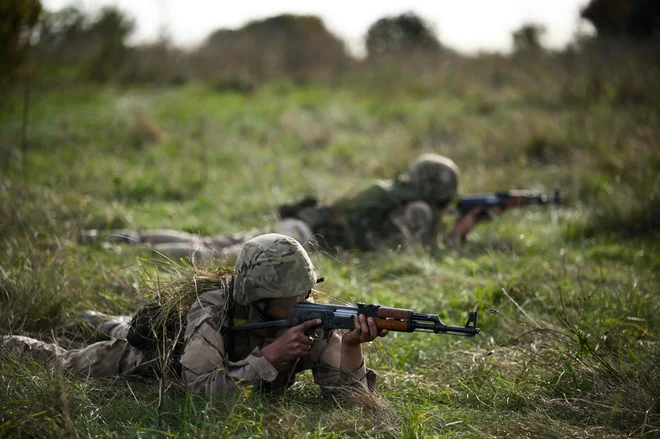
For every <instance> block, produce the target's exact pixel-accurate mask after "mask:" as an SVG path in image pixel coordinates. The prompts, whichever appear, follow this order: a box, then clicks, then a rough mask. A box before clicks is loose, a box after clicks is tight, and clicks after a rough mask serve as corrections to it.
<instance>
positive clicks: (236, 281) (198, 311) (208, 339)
mask: <svg viewBox="0 0 660 439" xmlns="http://www.w3.org/2000/svg"><path fill="white" fill-rule="evenodd" d="M315 283H316V275H315V273H314V266H313V264H312V262H311V260H310V259H309V257H308V255H307V252H306V251H305V250H304V249H303V248H302V246H301V245H300V244H299V243H298V242H297V241H295V240H294V239H292V238H290V237H287V236H283V235H277V234H267V235H262V236H258V237H256V238H254V239H252V240H249V241H248V242H246V243H245V245H244V246H243V248H242V250H241V252H240V254H239V257H238V260H237V263H236V270H235V272H232V271H229V272H227V273H225V275H224V276H222V277H221V278H219V279H214V282H213V286H214V287H215V288H211V289H209V290H208V291H205V292H200V293H199V295H197V294H196V293H195V292H193V294H191V295H189V297H192V304H190V306H189V309H188V312H187V317H186V320H185V321H186V323H185V326H184V327H180V328H178V329H175V330H174V331H170V332H168V333H167V334H164V335H165V337H164V339H165V338H169V337H172V339H173V340H175V341H174V342H173V343H172V347H171V350H168V351H167V352H163V351H162V350H161V349H159V346H162V342H163V341H164V339H161V340H159V339H158V331H157V329H158V328H159V327H160V322H156V321H147V319H146V318H145V317H146V316H147V315H149V314H150V313H149V312H148V311H147V312H138V314H137V315H136V317H135V318H134V319H133V321H132V323H131V324H129V323H127V322H126V320H125V319H124V320H123V321H111V322H110V323H111V324H110V326H109V327H108V329H109V333H110V335H112V336H114V337H116V338H115V339H113V340H109V341H101V342H97V343H94V344H92V345H90V346H87V347H85V348H83V349H75V350H69V351H67V350H64V349H62V348H60V347H59V346H56V345H55V344H48V343H44V342H41V341H38V340H35V339H31V338H27V337H21V336H4V337H2V350H3V351H10V352H13V353H15V354H18V355H20V356H28V357H32V358H34V359H36V360H40V361H48V360H50V359H52V358H53V357H56V358H57V359H58V360H61V361H62V364H63V366H64V369H65V370H66V371H68V372H70V373H72V374H74V375H77V376H80V377H94V378H103V377H112V376H118V375H140V376H147V377H149V376H154V375H156V374H158V373H162V371H161V372H159V371H158V370H157V367H158V365H159V364H162V360H163V357H164V356H167V357H169V358H170V359H171V360H170V363H176V364H168V367H171V368H172V369H174V370H175V371H176V373H177V374H178V376H179V378H180V379H181V381H182V383H183V384H184V385H185V386H186V388H188V389H189V390H191V391H192V392H194V393H199V394H204V395H208V396H210V395H217V394H223V393H228V392H232V391H233V390H235V389H236V387H237V386H245V385H253V386H255V387H256V388H259V389H263V390H280V389H283V388H286V387H288V386H290V385H291V384H293V382H294V381H295V375H296V373H298V372H300V371H303V370H306V369H311V370H312V373H313V375H314V381H315V382H316V383H317V384H318V385H319V386H320V387H321V389H322V391H323V392H324V393H327V392H330V393H334V392H336V391H337V390H345V389H347V388H354V387H359V388H364V389H369V390H373V389H374V387H375V383H376V374H375V373H374V372H373V371H372V370H370V369H367V368H366V367H365V364H364V359H363V356H362V348H361V344H362V343H367V342H370V341H373V340H374V339H375V338H376V337H378V336H385V335H386V334H387V331H386V330H381V331H379V330H378V329H376V324H375V322H374V319H373V318H369V319H367V318H366V317H365V316H364V315H361V316H357V315H355V316H354V329H353V330H351V331H349V332H346V333H345V334H343V335H341V334H339V333H338V332H336V331H333V332H332V333H331V334H330V335H329V337H327V338H326V339H314V338H312V337H310V336H309V335H307V333H308V331H310V330H312V329H313V328H315V327H317V326H319V325H320V324H321V323H322V322H321V320H320V319H312V320H308V321H305V322H302V323H301V324H299V325H296V326H294V327H291V328H280V329H278V328H268V329H264V330H255V331H249V332H242V333H240V334H239V333H234V332H229V331H227V329H228V328H230V327H231V326H233V325H234V324H235V323H236V322H238V321H242V320H244V321H246V322H248V323H260V322H264V321H269V320H272V319H278V318H285V317H287V316H288V315H289V313H290V311H291V309H292V308H293V306H294V305H295V304H296V303H298V302H302V301H305V300H306V298H307V297H308V295H309V292H310V291H311V289H312V287H313V286H314V284H315ZM207 287H208V286H207ZM144 309H146V308H143V310H144ZM151 315H152V316H154V314H153V313H151ZM156 317H157V314H156ZM167 317H168V316H166V317H165V318H166V319H167ZM175 320H176V317H175ZM145 325H146V326H145Z"/></svg>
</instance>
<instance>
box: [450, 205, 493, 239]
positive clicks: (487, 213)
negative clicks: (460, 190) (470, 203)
mask: <svg viewBox="0 0 660 439" xmlns="http://www.w3.org/2000/svg"><path fill="white" fill-rule="evenodd" d="M500 212H502V209H500V208H499V207H491V208H489V209H484V208H481V207H477V208H476V209H472V210H471V211H469V212H468V213H466V214H465V215H463V216H462V217H460V218H459V219H458V220H456V225H454V230H453V233H455V234H457V235H458V236H460V237H461V238H464V237H465V236H467V234H468V233H469V232H470V230H472V229H473V228H474V226H476V225H477V224H478V223H480V222H481V221H488V220H491V219H492V218H493V217H494V216H495V215H498V214H499V213H500Z"/></svg>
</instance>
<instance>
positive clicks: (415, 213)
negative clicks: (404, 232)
mask: <svg viewBox="0 0 660 439" xmlns="http://www.w3.org/2000/svg"><path fill="white" fill-rule="evenodd" d="M403 216H404V218H405V221H406V223H407V224H408V225H409V227H410V228H411V229H414V230H420V229H427V228H429V227H431V224H432V222H433V209H432V208H431V206H429V204H428V203H426V202H424V201H413V202H410V203H408V204H406V206H405V207H404V211H403Z"/></svg>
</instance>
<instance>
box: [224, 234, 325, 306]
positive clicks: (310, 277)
mask: <svg viewBox="0 0 660 439" xmlns="http://www.w3.org/2000/svg"><path fill="white" fill-rule="evenodd" d="M315 283H316V274H315V273H314V264H312V261H311V260H310V259H309V256H308V255H307V252H306V251H305V249H304V248H303V247H302V246H301V245H300V243H299V242H298V241H296V240H295V239H293V238H290V237H288V236H284V235H280V234H278V233H268V234H265V235H260V236H257V237H256V238H252V239H250V240H249V241H247V242H246V243H245V244H244V245H243V248H242V249H241V252H240V253H239V254H238V259H237V260H236V276H235V278H234V300H235V301H236V303H238V304H240V305H248V304H250V303H252V302H255V301H257V300H260V299H270V298H277V297H293V296H297V295H299V294H303V293H306V292H307V291H309V290H311V289H312V287H313V286H314V284H315Z"/></svg>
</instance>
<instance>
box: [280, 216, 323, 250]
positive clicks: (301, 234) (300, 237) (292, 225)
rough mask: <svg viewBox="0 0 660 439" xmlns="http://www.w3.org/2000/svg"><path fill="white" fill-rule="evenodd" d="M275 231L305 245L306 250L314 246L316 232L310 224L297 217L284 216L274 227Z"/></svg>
mask: <svg viewBox="0 0 660 439" xmlns="http://www.w3.org/2000/svg"><path fill="white" fill-rule="evenodd" d="M274 229H275V230H274V232H275V233H280V234H282V235H286V236H290V237H292V238H293V239H295V240H296V241H298V242H299V243H301V244H302V245H303V247H304V248H305V249H306V250H312V249H313V248H314V233H313V232H312V229H311V228H310V227H309V225H308V224H307V223H306V222H304V221H302V220H299V219H297V218H284V219H282V220H280V221H278V222H277V223H276V224H275V227H274Z"/></svg>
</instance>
